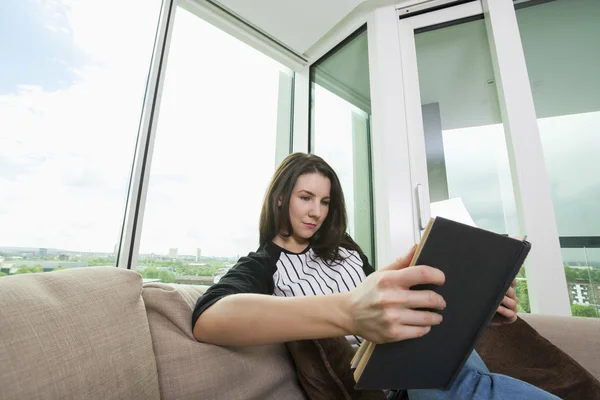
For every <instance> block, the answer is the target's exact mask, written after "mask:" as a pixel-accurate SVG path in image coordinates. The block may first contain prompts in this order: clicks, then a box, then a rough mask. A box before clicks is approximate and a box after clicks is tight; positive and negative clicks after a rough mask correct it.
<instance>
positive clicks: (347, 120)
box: [311, 26, 375, 265]
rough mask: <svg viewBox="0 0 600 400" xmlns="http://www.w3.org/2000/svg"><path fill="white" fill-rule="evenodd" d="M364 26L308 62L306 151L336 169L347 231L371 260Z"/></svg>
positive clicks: (366, 63) (368, 94) (372, 250)
mask: <svg viewBox="0 0 600 400" xmlns="http://www.w3.org/2000/svg"><path fill="white" fill-rule="evenodd" d="M370 114H371V96H370V85H369V58H368V44H367V30H366V26H365V27H363V28H362V29H360V30H359V31H357V32H356V33H355V34H354V35H352V36H351V37H350V38H348V39H347V40H346V41H344V42H343V43H342V44H341V45H340V46H338V47H337V48H335V49H334V50H332V51H331V52H330V53H329V54H328V55H326V56H325V57H323V59H321V60H319V61H318V62H317V63H315V64H314V65H313V66H312V67H311V151H312V152H313V153H315V154H317V155H319V156H321V157H323V159H325V161H327V162H328V163H329V164H330V165H331V166H332V168H333V169H334V170H335V171H336V173H337V174H338V176H339V178H340V181H341V184H342V190H343V191H344V198H345V201H346V207H347V211H348V233H349V234H350V236H352V237H353V238H354V240H355V241H356V242H357V243H358V244H359V245H360V246H361V248H362V249H363V251H364V252H365V254H366V255H367V256H368V257H369V259H370V260H371V262H372V263H373V264H374V265H375V258H374V257H375V254H374V250H375V249H374V231H373V211H372V204H373V201H372V193H373V191H372V187H371V160H370V157H371V140H370V133H369V130H370Z"/></svg>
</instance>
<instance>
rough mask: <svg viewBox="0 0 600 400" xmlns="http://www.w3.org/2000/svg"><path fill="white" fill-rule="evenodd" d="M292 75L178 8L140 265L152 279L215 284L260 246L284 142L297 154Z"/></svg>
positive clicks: (140, 268)
mask: <svg viewBox="0 0 600 400" xmlns="http://www.w3.org/2000/svg"><path fill="white" fill-rule="evenodd" d="M292 82H293V75H292V73H291V71H289V70H288V69H286V68H285V67H283V66H282V65H280V64H278V63H277V62H275V61H273V60H272V59H270V58H269V57H267V56H265V55H264V54H262V53H260V52H258V51H257V50H255V49H253V48H251V47H250V46H248V45H246V44H244V43H243V42H241V41H239V40H238V39H236V38H234V37H232V36H230V35H228V34H227V33H225V32H223V31H221V30H219V29H218V28H216V27H214V26H212V25H210V24H209V23H207V22H205V21H203V20H202V19H200V18H198V16H196V15H194V14H192V13H191V12H189V11H187V10H185V9H183V8H178V9H177V11H176V14H175V22H174V28H173V36H172V40H171V47H170V49H169V59H168V62H167V69H166V76H165V82H164V89H163V94H162V100H161V105H160V111H159V117H158V125H157V133H156V139H155V143H154V153H153V156H152V166H151V172H150V180H149V188H148V197H147V201H146V208H145V212H144V221H143V228H142V236H141V242H140V254H139V257H138V262H137V266H136V270H137V271H138V272H139V273H141V274H142V275H143V276H144V277H145V278H146V279H158V280H161V281H163V282H176V283H188V284H203V285H210V284H212V283H215V282H217V281H218V280H219V279H220V277H221V276H222V275H224V273H225V272H226V271H227V269H228V268H230V267H231V266H233V264H234V263H235V262H236V261H237V259H238V258H239V257H240V256H242V255H246V254H248V253H249V252H250V251H255V250H256V249H257V247H258V221H259V215H260V209H261V206H262V201H263V196H264V194H265V191H266V189H267V185H268V182H269V179H270V178H271V176H272V174H273V172H274V170H275V167H276V164H277V163H278V162H279V161H280V160H279V159H278V158H280V157H279V156H276V154H281V153H282V152H279V153H277V152H276V149H277V148H278V147H281V148H283V149H284V150H285V149H287V152H289V137H290V123H289V121H290V114H291V99H292ZM282 143H283V145H282ZM286 143H287V144H286ZM283 153H286V152H285V151H284V152H283Z"/></svg>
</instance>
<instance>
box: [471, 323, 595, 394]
mask: <svg viewBox="0 0 600 400" xmlns="http://www.w3.org/2000/svg"><path fill="white" fill-rule="evenodd" d="M476 350H477V352H478V353H479V354H480V355H481V358H482V359H483V360H484V362H485V363H486V365H487V367H488V368H489V370H490V371H492V372H496V373H500V374H504V375H508V376H512V377H514V378H517V379H520V380H523V381H525V382H528V383H530V384H532V385H535V386H537V387H539V388H542V389H544V390H546V391H547V392H550V393H552V394H554V395H556V396H558V397H560V398H563V399H565V400H569V399H574V400H575V399H577V400H579V399H588V400H600V382H598V380H596V379H595V378H594V377H593V376H592V375H591V374H590V373H589V372H588V371H587V370H585V369H584V368H583V367H582V366H581V365H579V364H578V363H577V362H576V361H575V360H574V359H572V358H571V357H570V356H568V355H567V354H566V353H564V352H563V351H562V350H560V349H559V348H558V347H556V346H555V345H553V344H552V343H550V342H549V341H548V340H547V339H545V338H544V337H542V336H541V335H540V334H539V333H538V332H537V331H536V330H535V329H533V328H532V327H531V326H530V325H529V324H527V323H526V322H525V321H523V320H522V319H521V318H519V319H517V321H516V322H515V323H514V324H510V325H503V326H495V327H490V328H488V329H487V330H486V332H485V333H484V334H483V335H482V337H481V339H480V340H479V342H478V343H477V346H476Z"/></svg>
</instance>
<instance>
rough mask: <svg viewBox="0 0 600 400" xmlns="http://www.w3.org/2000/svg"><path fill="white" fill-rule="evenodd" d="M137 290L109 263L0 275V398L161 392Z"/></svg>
mask: <svg viewBox="0 0 600 400" xmlns="http://www.w3.org/2000/svg"><path fill="white" fill-rule="evenodd" d="M141 290H142V279H141V276H140V275H139V274H137V273H135V272H133V271H128V270H123V269H118V268H111V267H85V268H76V269H71V270H63V271H56V272H47V273H37V274H27V275H15V276H7V277H2V278H0V360H1V361H0V398H1V399H3V400H10V399H28V400H35V399H107V398H113V399H116V398H118V399H157V400H158V399H160V395H159V388H158V376H157V371H156V361H155V358H154V353H153V350H152V342H151V337H150V331H149V327H148V320H147V318H146V313H145V309H144V304H143V300H142V297H141Z"/></svg>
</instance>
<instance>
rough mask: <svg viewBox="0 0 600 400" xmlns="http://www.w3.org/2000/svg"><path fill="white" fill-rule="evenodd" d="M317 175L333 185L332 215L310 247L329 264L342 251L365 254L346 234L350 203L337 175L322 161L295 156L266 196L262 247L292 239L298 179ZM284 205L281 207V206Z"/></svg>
mask: <svg viewBox="0 0 600 400" xmlns="http://www.w3.org/2000/svg"><path fill="white" fill-rule="evenodd" d="M314 172H317V173H319V174H321V175H323V176H324V177H326V178H328V179H329V181H330V182H331V192H330V201H329V212H328V214H327V217H326V218H325V221H323V224H322V225H321V228H320V229H319V230H318V231H317V232H316V233H315V234H314V235H313V236H312V237H311V238H310V241H309V243H310V246H311V248H312V249H313V251H314V252H315V254H316V255H317V256H318V257H320V258H322V259H324V260H328V261H334V260H338V259H340V258H341V257H340V255H339V252H338V248H339V247H340V246H341V247H344V248H346V249H348V250H355V251H357V252H358V253H359V254H360V255H361V257H364V254H363V252H362V250H361V249H360V247H359V246H358V245H357V244H356V243H355V242H354V240H352V238H351V237H350V235H348V234H347V233H346V228H347V226H348V222H347V215H346V202H345V201H344V193H343V192H342V185H341V184H340V180H339V179H338V176H337V174H336V173H335V171H334V170H333V168H331V166H329V164H327V163H326V162H325V160H323V159H322V158H321V157H319V156H316V155H314V154H305V153H293V154H290V155H289V156H287V157H286V158H285V159H284V160H283V161H282V162H281V164H279V167H277V170H276V171H275V174H274V175H273V178H272V179H271V183H270V184H269V188H268V189H267V192H266V194H265V198H264V202H263V206H262V210H261V212H260V224H259V231H260V245H261V246H264V245H265V244H266V243H268V242H269V241H271V240H273V238H274V237H275V236H276V235H279V234H281V235H282V236H285V237H290V236H292V234H293V233H294V231H293V228H292V224H291V221H290V197H291V195H292V190H293V189H294V185H296V181H297V180H298V177H300V176H301V175H303V174H308V173H314ZM279 201H281V206H278V203H279Z"/></svg>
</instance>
